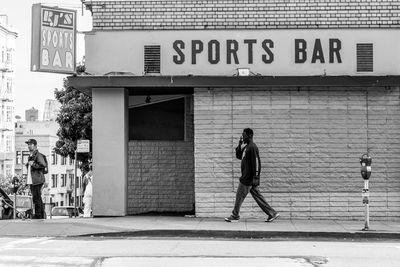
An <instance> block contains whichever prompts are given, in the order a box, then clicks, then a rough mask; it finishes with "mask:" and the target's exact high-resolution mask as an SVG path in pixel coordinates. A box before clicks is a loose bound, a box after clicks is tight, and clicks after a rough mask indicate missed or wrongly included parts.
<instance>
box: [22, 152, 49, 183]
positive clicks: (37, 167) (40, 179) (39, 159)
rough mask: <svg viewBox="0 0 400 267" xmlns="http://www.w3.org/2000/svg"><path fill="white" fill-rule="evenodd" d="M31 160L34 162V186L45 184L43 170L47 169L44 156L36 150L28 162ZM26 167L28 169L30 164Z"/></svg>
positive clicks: (32, 172)
mask: <svg viewBox="0 0 400 267" xmlns="http://www.w3.org/2000/svg"><path fill="white" fill-rule="evenodd" d="M31 160H32V161H33V164H32V166H31V175H32V184H33V185H37V184H43V183H44V182H45V178H44V174H43V170H44V168H45V167H47V166H46V162H45V160H44V158H43V155H42V154H41V153H40V152H39V151H37V150H35V151H33V152H32V154H31V155H30V156H29V157H28V161H31ZM26 167H27V168H28V163H27V164H26Z"/></svg>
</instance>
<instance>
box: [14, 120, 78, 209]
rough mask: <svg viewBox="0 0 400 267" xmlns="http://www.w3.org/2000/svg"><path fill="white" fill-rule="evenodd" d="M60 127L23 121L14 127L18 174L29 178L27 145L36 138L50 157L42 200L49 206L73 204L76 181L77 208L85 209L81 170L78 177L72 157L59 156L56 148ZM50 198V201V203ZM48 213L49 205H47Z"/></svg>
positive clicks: (47, 123)
mask: <svg viewBox="0 0 400 267" xmlns="http://www.w3.org/2000/svg"><path fill="white" fill-rule="evenodd" d="M58 128H59V125H58V123H56V122H55V121H20V122H17V123H16V128H15V151H16V152H15V158H16V164H15V174H16V175H18V176H20V177H22V178H24V179H25V178H26V175H27V168H26V166H25V164H26V163H27V161H28V156H29V150H28V146H27V145H26V143H25V142H26V141H27V140H28V139H31V138H33V139H36V141H37V142H38V150H39V152H40V153H42V154H44V155H45V156H46V158H47V162H48V167H49V172H48V173H47V174H46V175H45V178H46V182H45V185H44V186H43V197H44V199H45V202H46V203H47V204H50V202H51V203H52V205H53V206H70V205H74V202H73V201H74V196H75V193H74V182H76V186H77V194H76V199H77V206H82V195H83V194H82V177H81V173H80V171H79V169H78V170H77V178H76V180H75V181H74V177H75V165H74V164H75V162H74V160H72V159H70V158H69V157H63V156H60V155H57V154H56V153H55V152H54V147H55V144H56V142H57V141H58V136H57V135H56V133H57V130H58ZM50 198H51V200H50ZM46 208H47V210H46V212H47V214H49V209H50V206H49V205H46Z"/></svg>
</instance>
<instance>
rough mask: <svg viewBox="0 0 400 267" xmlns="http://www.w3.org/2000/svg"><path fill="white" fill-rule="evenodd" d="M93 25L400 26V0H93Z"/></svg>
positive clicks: (111, 27)
mask: <svg viewBox="0 0 400 267" xmlns="http://www.w3.org/2000/svg"><path fill="white" fill-rule="evenodd" d="M86 5H87V6H88V7H90V8H91V9H92V12H93V30H95V31H97V30H183V29H185V30H194V29H304V28H306V29H308V28H399V27H400V1H398V0H368V1H366V0H285V1H283V0H275V1H273V0H271V1H270V0H268V1H266V0H220V1H215V0H203V1H197V0H176V1H173V0H170V1H155V0H150V1H148V0H147V1H144V0H143V1H90V2H89V1H87V4H86Z"/></svg>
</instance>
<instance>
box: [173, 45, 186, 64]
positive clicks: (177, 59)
mask: <svg viewBox="0 0 400 267" xmlns="http://www.w3.org/2000/svg"><path fill="white" fill-rule="evenodd" d="M173 48H174V50H175V51H176V53H177V55H174V56H173V58H172V59H173V61H174V63H175V64H183V63H184V62H185V54H184V53H183V52H182V50H181V49H185V43H184V42H183V41H182V40H176V41H175V42H174V44H173Z"/></svg>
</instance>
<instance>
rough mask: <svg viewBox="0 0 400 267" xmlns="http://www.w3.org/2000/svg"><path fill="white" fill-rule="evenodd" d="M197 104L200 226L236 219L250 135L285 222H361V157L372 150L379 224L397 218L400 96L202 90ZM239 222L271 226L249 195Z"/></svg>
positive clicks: (266, 189)
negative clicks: (241, 146) (243, 151)
mask: <svg viewBox="0 0 400 267" xmlns="http://www.w3.org/2000/svg"><path fill="white" fill-rule="evenodd" d="M194 98H195V112H194V113H195V117H194V125H195V140H196V142H195V179H196V187H195V191H196V199H195V201H196V214H197V215H198V216H200V217H208V216H212V217H214V216H217V217H222V216H226V215H229V214H230V212H231V210H232V208H233V204H234V198H235V191H236V188H237V183H238V177H239V176H240V161H239V160H236V159H235V157H234V147H235V146H236V145H237V141H238V138H239V136H240V134H241V132H242V130H243V128H246V127H251V128H253V129H254V131H255V138H254V141H255V143H256V144H257V145H258V147H259V148H260V153H261V160H262V167H263V170H262V175H261V177H262V179H261V191H262V192H263V194H264V196H265V197H266V199H267V201H268V202H269V203H270V204H272V206H273V207H274V208H276V209H277V210H278V211H279V212H280V213H281V215H282V216H283V217H285V218H303V219H306V218H341V219H363V212H364V208H363V205H362V199H361V191H362V188H363V186H364V182H363V180H362V178H361V175H360V164H359V157H360V156H361V155H362V154H363V153H365V152H366V151H367V145H368V147H369V149H370V153H371V155H372V158H373V161H372V162H373V164H372V170H373V173H372V177H371V180H370V191H371V203H370V210H371V217H372V219H376V220H387V219H389V220H390V219H396V218H397V219H398V218H399V216H400V194H399V192H400V174H399V173H400V136H399V134H398V133H399V132H400V89H399V88H398V87H397V88H368V90H367V89H363V88H333V87H330V88H283V89H282V88H271V89H265V90H251V89H233V90H232V89H229V88H227V89H209V90H207V89H196V90H195V94H194ZM367 106H368V108H367ZM367 110H368V112H367ZM367 125H368V128H367ZM241 215H242V216H244V217H263V216H264V215H263V213H262V212H261V210H260V209H259V208H258V206H257V204H256V203H255V201H254V200H253V199H252V197H251V196H250V195H249V197H248V198H247V199H246V200H245V202H244V204H243V207H242V213H241Z"/></svg>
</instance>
